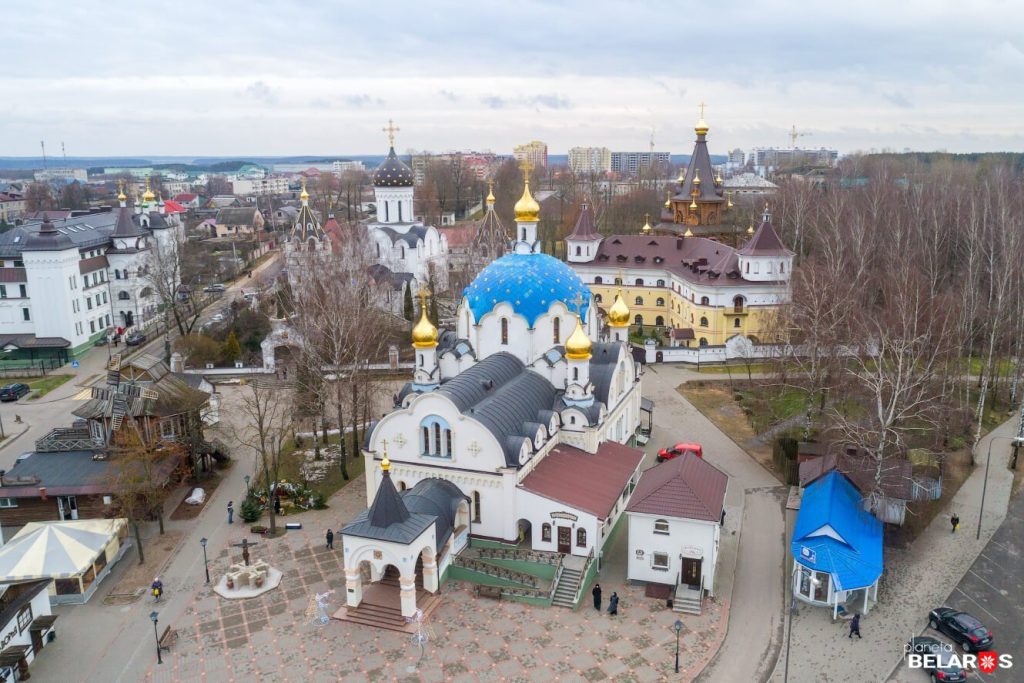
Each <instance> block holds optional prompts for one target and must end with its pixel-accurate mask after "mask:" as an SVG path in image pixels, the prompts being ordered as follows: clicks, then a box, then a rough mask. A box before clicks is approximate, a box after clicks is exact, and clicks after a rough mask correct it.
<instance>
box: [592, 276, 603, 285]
mask: <svg viewBox="0 0 1024 683" xmlns="http://www.w3.org/2000/svg"><path fill="white" fill-rule="evenodd" d="M602 282H604V278H603V277H601V276H600V275H598V276H597V277H595V278H594V284H595V285H599V284H601V283H602Z"/></svg>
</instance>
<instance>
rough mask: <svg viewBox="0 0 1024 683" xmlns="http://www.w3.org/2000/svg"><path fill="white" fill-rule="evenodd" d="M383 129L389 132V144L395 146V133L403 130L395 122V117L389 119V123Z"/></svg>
mask: <svg viewBox="0 0 1024 683" xmlns="http://www.w3.org/2000/svg"><path fill="white" fill-rule="evenodd" d="M381 130H382V131H383V132H385V133H387V134H388V144H389V145H390V146H392V147H394V146H395V133H397V132H399V131H401V130H402V129H401V128H399V127H398V126H396V125H395V122H394V120H393V119H388V125H387V126H385V127H384V128H381Z"/></svg>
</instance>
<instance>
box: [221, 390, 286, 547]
mask: <svg viewBox="0 0 1024 683" xmlns="http://www.w3.org/2000/svg"><path fill="white" fill-rule="evenodd" d="M292 390H293V385H292V384H290V383H289V382H287V381H284V382H282V381H279V380H274V379H269V378H263V377H260V378H256V379H253V380H252V381H250V382H249V383H248V385H247V386H246V388H245V390H244V392H243V395H242V406H241V414H242V417H243V420H242V426H240V427H236V428H235V429H234V436H235V438H236V439H237V440H238V442H239V443H241V444H243V445H245V446H248V447H249V448H251V449H252V450H253V451H255V453H256V458H257V460H256V465H257V469H258V471H259V473H260V474H261V475H262V477H263V483H264V485H265V486H266V487H267V490H268V492H269V494H268V505H267V512H268V514H269V515H270V534H271V535H274V534H276V533H277V520H276V516H275V514H274V504H273V497H274V492H275V487H276V486H277V482H278V481H279V479H280V471H281V453H282V451H283V449H284V444H285V440H286V439H287V438H288V435H289V434H290V432H291V429H292V417H291V413H292V405H293V400H294V396H293V391H292Z"/></svg>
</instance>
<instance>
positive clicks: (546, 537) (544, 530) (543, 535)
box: [540, 524, 551, 543]
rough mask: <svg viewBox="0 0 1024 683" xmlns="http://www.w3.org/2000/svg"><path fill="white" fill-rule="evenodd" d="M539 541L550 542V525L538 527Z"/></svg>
mask: <svg viewBox="0 0 1024 683" xmlns="http://www.w3.org/2000/svg"><path fill="white" fill-rule="evenodd" d="M540 540H542V541H545V542H547V543H550V542H551V525H550V524H541V525H540Z"/></svg>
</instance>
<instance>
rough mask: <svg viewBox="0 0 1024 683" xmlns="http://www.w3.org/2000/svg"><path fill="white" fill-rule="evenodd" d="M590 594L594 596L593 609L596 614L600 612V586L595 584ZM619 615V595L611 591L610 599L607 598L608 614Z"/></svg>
mask: <svg viewBox="0 0 1024 683" xmlns="http://www.w3.org/2000/svg"><path fill="white" fill-rule="evenodd" d="M590 594H591V595H593V596H594V609H595V610H597V611H598V612H600V611H601V584H599V583H595V584H594V589H593V590H592V591H590ZM618 613H619V594H618V593H616V592H615V591H612V597H610V598H608V614H610V615H611V616H613V617H614V616H615V615H616V614H618Z"/></svg>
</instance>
